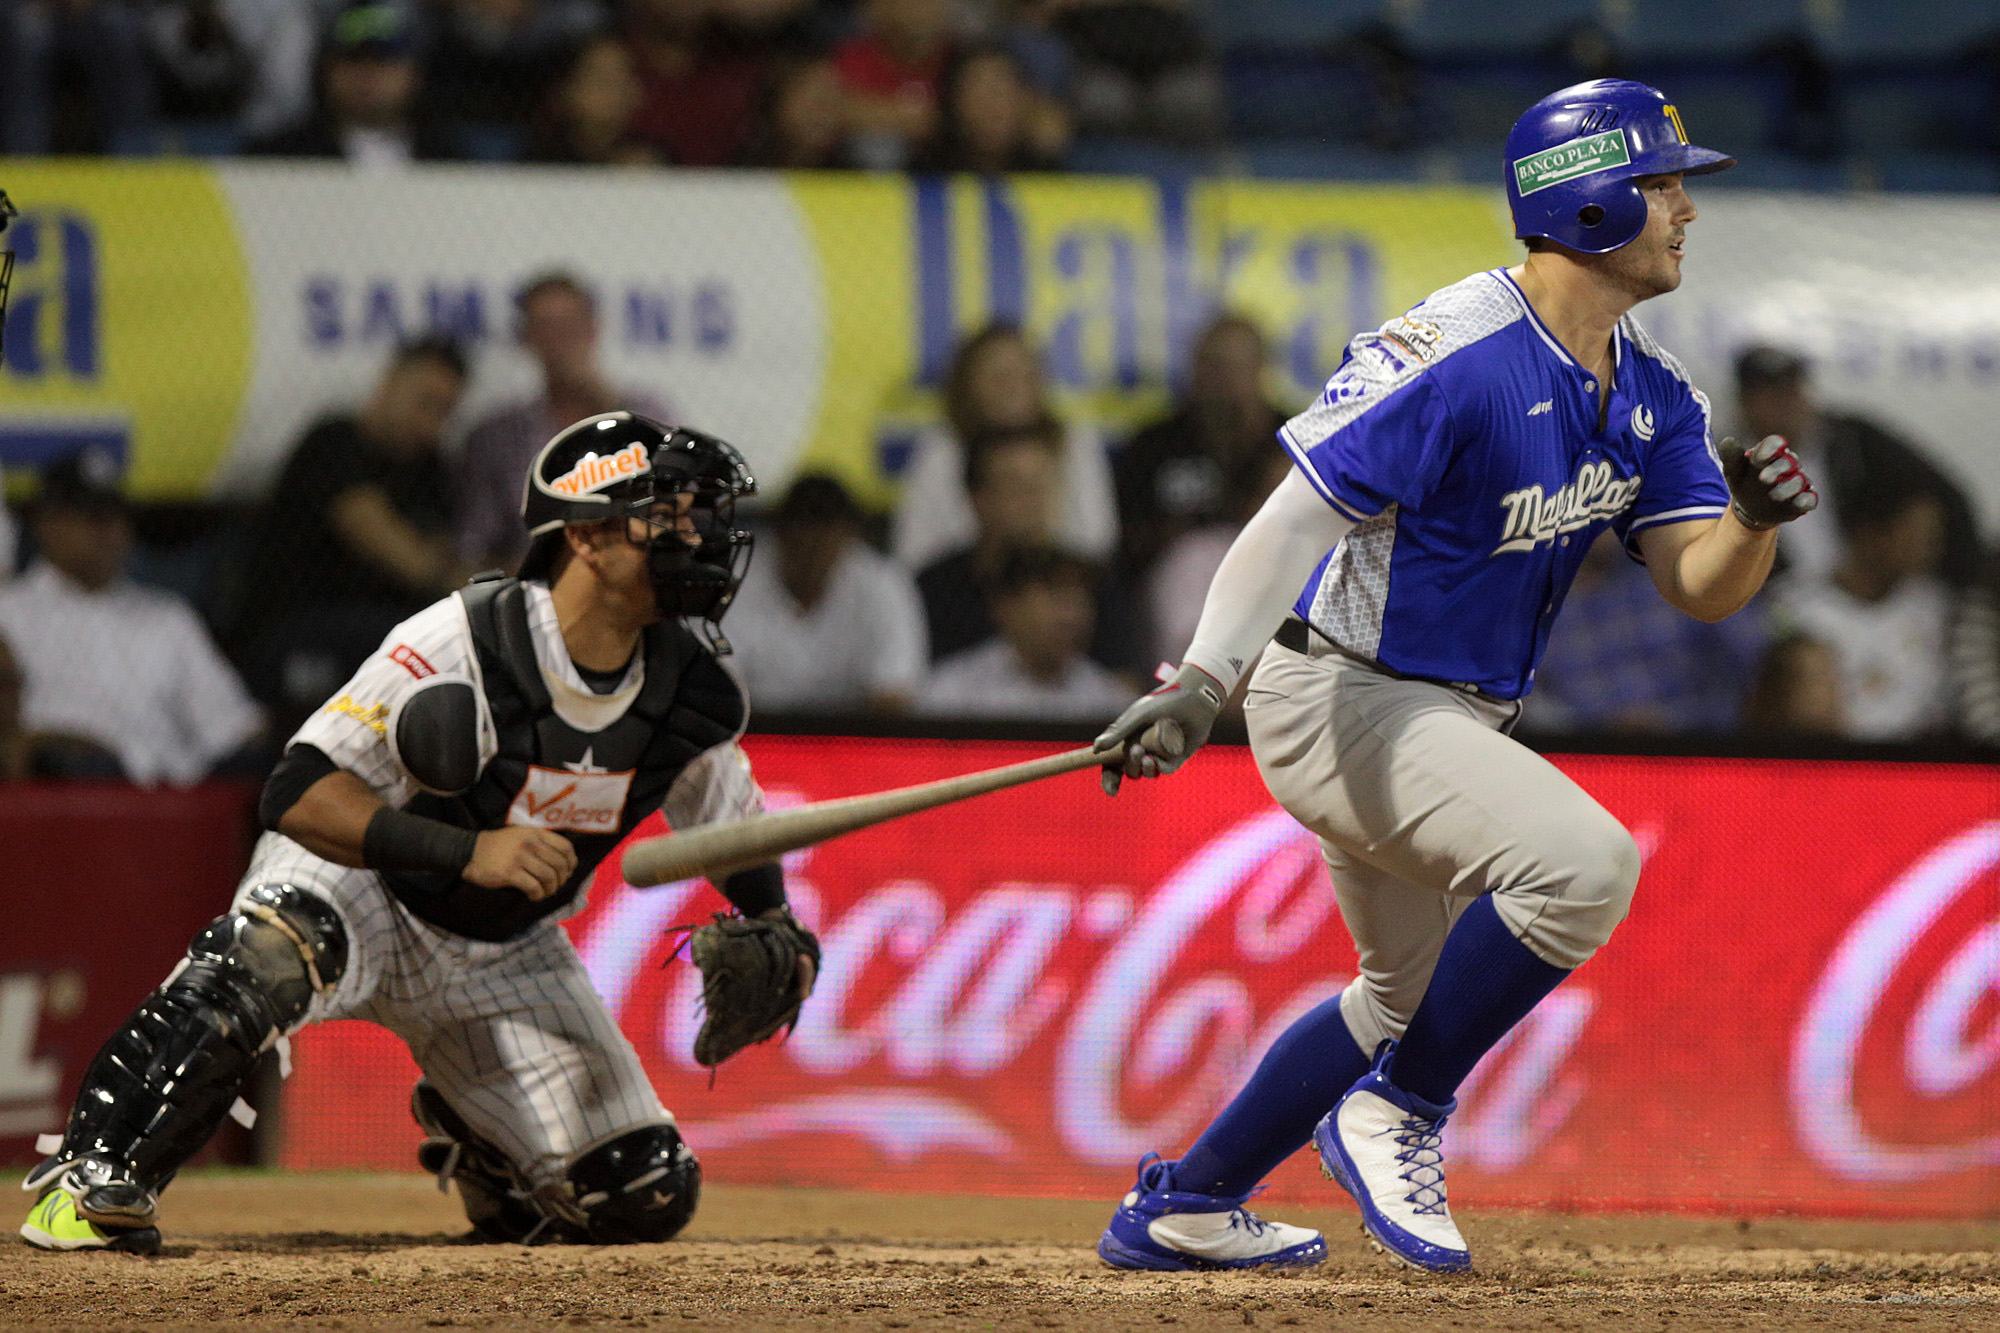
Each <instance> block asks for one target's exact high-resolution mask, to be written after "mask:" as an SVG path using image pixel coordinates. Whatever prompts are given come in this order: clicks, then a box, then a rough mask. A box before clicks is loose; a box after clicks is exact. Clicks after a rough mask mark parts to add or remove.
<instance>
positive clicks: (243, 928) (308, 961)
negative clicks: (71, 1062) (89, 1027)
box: [60, 884, 347, 1190]
mask: <svg viewBox="0 0 2000 1333" xmlns="http://www.w3.org/2000/svg"><path fill="white" fill-rule="evenodd" d="M346 961H347V937H346V932H345V931H344V930H343V929H342V927H341V924H340V918H339V916H338V915H337V914H335V912H334V910H333V909H332V908H331V907H329V906H328V905H327V904H326V903H324V902H322V901H321V900H320V899H318V898H315V897H313V896H312V895H310V894H307V893H304V892H302V891H301V890H298V889H295V888H293V887H291V886H290V885H283V884H274V885H259V886H258V887H257V888H255V889H253V890H251V892H250V894H249V895H248V896H247V897H246V899H245V902H244V904H243V906H242V907H241V908H239V909H238V910H236V911H233V912H231V913H229V914H228V915H227V916H223V917H218V918H217V919H216V920H215V921H213V922H211V923H210V924H209V925H208V926H207V927H205V928H204V929H203V930H202V932H201V933H200V934H199V935H196V936H195V938H194V942H193V944H191V945H190V946H189V947H188V953H187V957H186V958H185V959H183V960H182V962H181V964H180V966H179V967H177V968H176V969H175V970H174V972H173V974H172V975H171V976H169V977H168V978H167V981H166V984H165V985H163V986H161V987H160V988H159V989H158V990H156V991H154V992H153V993H152V994H151V995H149V996H147V997H146V999H145V1000H144V1001H142V1002H141V1003H140V1005H139V1007H138V1009H137V1010H135V1011H134V1012H133V1014H132V1016H131V1017H130V1018H129V1019H127V1020H126V1022H125V1024H124V1026H122V1027H121V1028H119V1029H118V1031H117V1032H115V1033H113V1034H112V1037H111V1039H110V1040H109V1041H107V1042H106V1043H105V1044H104V1047H103V1048H102V1049H101V1050H100V1051H99V1052H98V1053H97V1057H96V1059H95V1060H93V1061H92V1062H91V1065H90V1068H89V1069H88V1070H87V1071H86V1072H85V1074H84V1079H83V1089H82V1091H81V1092H80V1093H79V1094H78V1097H77V1102H76V1109H75V1110H74V1111H73V1112H72V1113H71V1116H70V1123H69V1126H68V1130H67V1132H66V1133H65V1134H64V1136H63V1147H62V1151H61V1154H60V1155H61V1157H62V1158H63V1159H65V1160H74V1159H77V1158H83V1157H95V1158H100V1159H103V1160H105V1161H108V1162H110V1163H114V1164H116V1165H118V1166H121V1167H124V1168H129V1173H130V1174H131V1176H132V1177H133V1178H134V1179H135V1180H137V1181H138V1182H139V1183H140V1184H142V1185H144V1186H145V1187H146V1188H148V1189H152V1190H158V1189H159V1188H160V1187H161V1186H163V1185H165V1184H166V1182H167V1181H169V1180H171V1179H172V1178H173V1175H174V1173H175V1172H176V1171H178V1170H179V1169H180V1167H181V1164H182V1163H183V1162H185V1161H186V1160H187V1159H188V1158H189V1157H191V1156H193V1155H194V1153H195V1152H196V1151H198V1150H199V1149H200V1148H201V1146H202V1144H204V1143H206V1142H207V1141H208V1139H209V1136H210V1135H212V1134H214V1133H215V1130H216V1128H217V1126H219V1125H220V1124H221V1123H222V1118H223V1116H224V1115H226V1114H227V1113H228V1111H229V1107H230V1104H231V1103H232V1102H234V1101H235V1099H236V1094H237V1092H238V1091H239V1090H240V1089H241V1087H242V1084H243V1080H244V1078H245V1077H246V1076H247V1075H248V1074H249V1072H250V1068H251V1066H252V1065H253V1064H254V1063H255V1062H256V1059H257V1057H258V1056H259V1055H261V1054H263V1053H264V1051H265V1050H266V1049H268V1048H269V1047H270V1045H271V1044H272V1043H273V1042H274V1041H276V1039H277V1038H278V1036H279V1035H280V1034H282V1033H283V1032H284V1031H285V1030H286V1029H288V1028H290V1027H291V1026H293V1025H294V1024H296V1023H297V1022H298V1020H300V1019H301V1018H303V1017H305V1013H306V1009H307V1006H308V1005H310V1004H311V1002H312V997H313V994H314V993H315V991H318V990H323V989H326V988H328V987H330V986H332V985H333V983H334V982H336V981H338V980H339V978H340V975H341V973H342V971H343V970H344V969H345V967H346Z"/></svg>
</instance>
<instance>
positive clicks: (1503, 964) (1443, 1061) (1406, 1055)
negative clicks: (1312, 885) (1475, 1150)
mask: <svg viewBox="0 0 2000 1333" xmlns="http://www.w3.org/2000/svg"><path fill="white" fill-rule="evenodd" d="M1568 975H1569V970H1568V969H1567V968H1561V967H1556V966H1554V965H1553V964H1550V963H1545V962H1543V961H1542V960H1541V958H1540V957H1539V956H1537V955H1536V953H1535V951H1534V950H1532V949H1530V948H1529V947H1528V946H1527V945H1525V944H1523V943H1521V941H1520V940H1518V939H1516V938H1515V937H1514V932H1513V931H1511V930H1509V929H1507V923H1506V922H1504V921H1502V920H1501V919H1500V913H1499V910H1498V909H1496V908H1495V907H1494V906H1493V896H1492V895H1491V894H1488V895H1486V896H1485V897H1482V898H1480V899H1478V900H1477V901H1475V902H1474V903H1473V904H1472V906H1470V907H1468V908H1466V909H1465V913H1464V914H1463V915H1462V916H1460V917H1459V918H1458V922H1457V924H1456V925H1454V926H1453V927H1452V928H1451V934H1449V935H1447V936H1445V941H1444V948H1443V949H1442V950H1440V951H1439V953H1438V962H1437V970H1436V971H1435V972H1433V973H1432V974H1431V984H1430V986H1429V988H1428V989H1426V990H1425V991H1424V998H1423V1002H1422V1003H1420V1004H1419V1005H1418V1006H1417V1012H1416V1013H1415V1014H1414V1015H1413V1016H1412V1017H1411V1019H1410V1026H1409V1029H1408V1030H1407V1031H1405V1032H1404V1033H1403V1039H1402V1040H1401V1041H1399V1042H1397V1043H1396V1053H1395V1054H1394V1055H1393V1056H1391V1057H1390V1059H1389V1066H1388V1068H1387V1069H1386V1070H1384V1071H1383V1072H1384V1073H1386V1074H1387V1075H1388V1078H1389V1081H1390V1082H1391V1083H1393V1084H1395V1085H1396V1086H1397V1087H1399V1088H1401V1089H1402V1090H1403V1091H1405V1092H1413V1093H1415V1094H1416V1095H1417V1096H1419V1097H1421V1098H1423V1099H1424V1100H1425V1101H1427V1102H1437V1103H1439V1104H1443V1103H1445V1102H1448V1101H1450V1100H1451V1099H1452V1094H1454V1093H1455V1092H1457V1091H1458V1085H1459V1084H1460V1083H1463V1082H1464V1081H1465V1076H1466V1075H1467V1074H1470V1073H1471V1072H1472V1067H1473V1066H1474V1065H1476V1064H1478V1063H1479V1057H1480V1056H1482V1055H1484V1054H1486V1052H1488V1051H1490V1050H1492V1049H1493V1048H1494V1046H1496V1045H1498V1044H1499V1041H1500V1039H1501V1038H1502V1037H1504V1036H1506V1035H1507V1033H1508V1032H1509V1031H1510V1030H1511V1029H1512V1028H1513V1026H1514V1025H1515V1024H1516V1023H1518V1022H1520V1021H1521V1020H1522V1019H1524V1018H1526V1017H1527V1016H1528V1011H1529V1010H1530V1009H1533V1008H1534V1007H1535V1006H1536V1005H1537V1004H1540V1003H1541V1001H1542V997H1543V996H1545V995H1547V994H1548V993H1549V992H1550V991H1552V990H1554V989H1555V988H1556V985H1557V984H1558V983H1559V982H1561V981H1562V979H1563V978H1564V977H1566V976H1568Z"/></svg>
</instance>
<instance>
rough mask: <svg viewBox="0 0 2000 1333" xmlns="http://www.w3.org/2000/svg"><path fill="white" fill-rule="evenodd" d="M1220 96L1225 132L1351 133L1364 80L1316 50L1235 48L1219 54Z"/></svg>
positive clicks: (1277, 135)
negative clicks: (1223, 101)
mask: <svg viewBox="0 0 2000 1333" xmlns="http://www.w3.org/2000/svg"><path fill="white" fill-rule="evenodd" d="M1222 80H1223V95H1224V97H1225V99H1226V101H1227V104H1228V108H1229V128H1230V132H1231V133H1232V134H1233V135H1235V136H1237V137H1240V138H1260V139H1261V138H1311V137H1322V136H1326V137H1334V138H1351V137H1353V136H1354V135H1355V134H1356V133H1357V132H1358V131H1357V130H1356V129H1355V128H1354V127H1355V126H1356V125H1358V124H1359V122H1360V116H1361V112H1362V99H1363V98H1364V97H1365V96H1366V91H1365V89H1366V84H1365V80H1364V79H1363V77H1362V76H1361V74H1360V72H1359V71H1358V70H1356V69H1355V68H1354V66H1353V65H1352V64H1350V63H1349V62H1347V61H1344V60H1341V59H1339V58H1337V57H1335V56H1334V55H1332V54H1329V53H1326V52H1322V51H1297V50H1294V51H1279V50H1275V49H1274V50H1269V51H1259V52H1255V53H1252V52H1247V51H1240V52H1237V53H1234V54H1232V55H1230V56H1228V57H1227V58H1225V60H1224V62H1223V67H1222Z"/></svg>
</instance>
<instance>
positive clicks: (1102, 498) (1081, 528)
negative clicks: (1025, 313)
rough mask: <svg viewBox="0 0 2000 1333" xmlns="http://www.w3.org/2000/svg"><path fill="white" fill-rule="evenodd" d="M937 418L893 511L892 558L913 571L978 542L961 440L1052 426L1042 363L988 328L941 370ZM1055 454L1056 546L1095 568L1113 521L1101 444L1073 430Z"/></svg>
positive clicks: (1010, 331)
mask: <svg viewBox="0 0 2000 1333" xmlns="http://www.w3.org/2000/svg"><path fill="white" fill-rule="evenodd" d="M944 417H945V420H944V423H943V424H942V425H940V426H936V427H932V428H930V429H927V430H925V431H924V432H923V433H922V434H921V435H920V436H919V437H918V439H917V443H916V448H915V452H914V456H913V457H912V458H911V461H910V466H909V470H908V472H907V473H906V474H905V475H904V477H903V488H902V500H901V502H900V503H899V504H898V505H897V507H896V515H895V520H894V525H893V526H894V531H893V534H892V538H891V549H892V550H893V551H894V552H895V555H896V558H897V559H898V560H900V561H902V562H903V564H904V565H905V566H907V567H908V568H911V569H921V568H923V567H924V566H925V565H928V564H929V563H930V562H931V561H933V560H936V559H937V558H938V557H939V556H942V555H944V554H946V553H947V552H949V551H954V550H957V549H959V548H962V547H965V546H970V545H972V543H973V540H974V538H975V536H976V533H977V527H978V525H977V523H976V522H975V520H974V518H973V514H972V504H971V502H970V501H969V500H968V499H967V498H966V494H965V449H964V445H963V441H966V440H970V439H972V438H974V437H975V436H978V435H980V434H983V433H984V432H986V431H990V430H1018V429H1021V428H1023V427H1028V426H1034V425H1036V424H1037V423H1039V422H1043V421H1053V420H1058V419H1059V418H1057V416H1056V412H1055V409H1054V405H1053V404H1052V403H1051V402H1050V401H1049V395H1048V387H1047V385H1046V383H1045V382H1044V380H1043V378H1042V363H1041V358H1040V356H1039V355H1038V354H1037V352H1036V351H1035V348H1034V346H1033V345H1032V344H1031V343H1029V341H1028V339H1027V337H1026V336H1025V335H1024V334H1023V333H1022V332H1021V331H1020V330H1019V329H1018V328H1016V327H1014V326H1013V325H1011V324H1004V323H994V324H989V325H987V326H986V327H985V328H983V329H981V330H980V331H979V332H977V333H975V334H973V335H971V336H970V337H968V338H967V339H965V341H963V342H961V343H960V344H959V346H958V351H957V352H956V353H955V354H954V355H953V357H952V360H951V365H950V366H949V367H948V368H947V369H946V371H945V380H944ZM1062 453H1063V459H1062V462H1063V467H1062V483H1061V486H1060V491H1061V494H1062V511H1061V513H1060V514H1059V515H1058V516H1057V519H1056V530H1055V536H1056V539H1057V540H1058V541H1060V542H1062V544H1063V545H1065V546H1067V547H1069V548H1071V549H1072V550H1074V551H1076V552H1078V553H1079V554H1081V555H1084V556H1087V557H1089V558H1091V559H1093V560H1096V559H1103V558H1105V557H1108V556H1109V555H1110V554H1111V552H1112V548H1113V547H1114V546H1115V545H1116V543H1117V540H1118V512H1117V504H1116V501H1115V500H1114V499H1113V498H1112V486H1111V461H1110V459H1109V458H1108V457H1107V456H1106V454H1105V449H1104V442H1103V441H1102V440H1101V439H1100V438H1099V436H1098V434H1097V432H1096V430H1095V429H1093V428H1091V427H1089V426H1086V425H1083V424H1081V423H1076V424H1073V425H1071V426H1069V427H1068V428H1067V429H1065V430H1064V431H1063V449H1062Z"/></svg>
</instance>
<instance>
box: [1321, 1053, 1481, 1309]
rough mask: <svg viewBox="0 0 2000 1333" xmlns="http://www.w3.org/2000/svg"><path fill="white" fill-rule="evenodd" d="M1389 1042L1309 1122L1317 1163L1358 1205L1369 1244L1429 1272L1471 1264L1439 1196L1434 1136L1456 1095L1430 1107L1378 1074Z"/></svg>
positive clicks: (1440, 1168)
mask: <svg viewBox="0 0 2000 1333" xmlns="http://www.w3.org/2000/svg"><path fill="white" fill-rule="evenodd" d="M1393 1049H1394V1047H1393V1046H1392V1045H1389V1044H1386V1043H1385V1045H1384V1049H1383V1051H1382V1053H1381V1055H1379V1056H1377V1057H1376V1060H1375V1067H1374V1068H1373V1069H1371V1070H1370V1071H1369V1072H1368V1073H1366V1074H1363V1075H1362V1076H1361V1078H1360V1080H1359V1081H1358V1082H1356V1083H1355V1085H1354V1086H1353V1087H1352V1088H1350V1089H1348V1091H1347V1094H1346V1095H1345V1096H1344V1097H1342V1098H1341V1099H1340V1101H1339V1103H1338V1104H1337V1105H1335V1107H1334V1108H1333V1110H1331V1111H1329V1112H1328V1113H1327V1114H1326V1117H1325V1118H1324V1119H1322V1120H1321V1121H1320V1122H1319V1124H1318V1125H1317V1126H1315V1127H1314V1129H1313V1146H1314V1147H1315V1148H1317V1149H1319V1162H1320V1168H1321V1169H1322V1170H1323V1171H1325V1172H1326V1174H1327V1178H1328V1179H1330V1180H1332V1181H1333V1182H1334V1183H1336V1184H1338V1185H1339V1186H1340V1187H1341V1188H1342V1189H1344V1190H1346V1191H1347V1192H1348V1193H1349V1194H1351V1195H1353V1196H1354V1201H1355V1202H1356V1203H1357V1204H1360V1205H1361V1222H1362V1225H1363V1226H1365V1227H1366V1228H1367V1229H1368V1234H1369V1236H1370V1237H1371V1238H1373V1240H1374V1242H1375V1244H1376V1246H1377V1248H1379V1249H1380V1250H1381V1251H1382V1252H1383V1253H1384V1254H1386V1255H1388V1256H1389V1257H1390V1258H1391V1259H1394V1260H1395V1261H1396V1262H1398V1263H1402V1264H1408V1265H1409V1266H1410V1267H1412V1268H1422V1269H1426V1270H1428V1271H1430V1272H1433V1273H1457V1272H1463V1271H1464V1270H1466V1269H1468V1268H1470V1267H1472V1252H1471V1251H1470V1250H1468V1249H1467V1248H1466V1245H1465V1238H1464V1237H1463V1236H1461V1235H1459V1234H1458V1226H1457V1224H1456V1223H1454V1222H1453V1221H1452V1220H1451V1209H1450V1207H1449V1206H1448V1205H1447V1204H1446V1202H1445V1190H1444V1154H1443V1152H1442V1151H1441V1150H1440V1147H1439V1138H1440V1136H1441V1135H1442V1134H1443V1132H1444V1122H1445V1117H1446V1116H1448V1115H1450V1114H1451V1113H1452V1112H1453V1111H1456V1110H1457V1109H1458V1103H1457V1102H1456V1101H1452V1102H1447V1103H1446V1104H1445V1105H1443V1106H1434V1105H1432V1104H1431V1103H1429V1102H1427V1101H1424V1100H1423V1099H1422V1098H1421V1097H1417V1096H1414V1095H1413V1094H1411V1093H1408V1092H1405V1091H1403V1090H1402V1089H1401V1088H1399V1087H1397V1086H1396V1085H1395V1084H1393V1083H1391V1082H1390V1081H1389V1080H1388V1079H1387V1078H1386V1077H1384V1076H1383V1073H1382V1067H1383V1065H1384V1064H1386V1063H1387V1062H1388V1059H1389V1053H1390V1051H1391V1050H1393Z"/></svg>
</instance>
